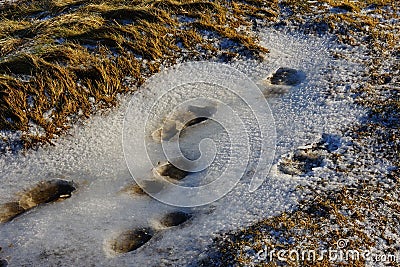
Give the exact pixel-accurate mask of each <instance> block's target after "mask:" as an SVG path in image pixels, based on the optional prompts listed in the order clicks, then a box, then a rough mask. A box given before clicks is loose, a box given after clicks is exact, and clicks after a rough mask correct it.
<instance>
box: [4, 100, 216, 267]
mask: <svg viewBox="0 0 400 267" xmlns="http://www.w3.org/2000/svg"><path fill="white" fill-rule="evenodd" d="M215 112H216V107H214V106H208V107H207V106H206V107H198V106H189V107H188V110H187V111H186V112H185V113H184V114H180V115H179V117H177V118H175V120H174V121H172V120H170V121H166V122H165V124H164V126H165V128H164V129H162V128H161V129H158V130H156V131H155V132H154V133H153V134H152V137H153V139H154V141H156V142H160V141H161V138H162V139H163V140H169V139H170V138H172V137H173V136H175V135H176V134H178V133H180V132H181V131H182V130H184V129H186V128H188V127H191V126H193V125H196V124H200V123H202V122H204V121H206V120H208V119H209V117H210V116H212V115H213V114H214V113H215ZM153 174H154V180H146V181H144V182H143V185H142V187H140V186H139V185H137V184H129V185H127V186H126V187H125V188H123V189H122V190H121V191H120V192H119V193H122V194H128V195H130V196H145V195H147V193H146V192H148V193H158V192H160V191H162V190H163V189H164V188H165V186H166V184H167V183H166V182H165V181H163V180H162V179H159V177H158V178H157V176H161V177H162V178H165V179H167V180H169V181H172V182H175V183H177V182H179V181H180V180H182V179H184V178H185V177H186V176H187V175H189V174H190V172H187V171H183V170H180V169H179V168H177V167H175V166H174V165H173V164H171V163H170V162H163V163H160V164H159V165H158V166H156V167H155V168H154V169H153ZM77 186H78V185H77V184H76V183H74V182H72V181H67V180H62V179H54V180H49V181H41V182H39V183H38V184H36V185H35V186H33V187H32V188H30V189H28V190H24V191H23V192H20V193H18V194H17V198H16V200H15V201H12V202H8V203H5V204H2V205H0V223H7V222H10V221H12V220H13V219H15V218H17V217H18V216H20V215H22V214H24V213H26V212H27V211H29V210H32V209H34V208H36V207H39V206H44V205H45V204H49V203H54V202H59V201H63V200H65V199H67V198H70V197H71V196H72V193H73V192H74V191H75V190H76V189H77ZM143 189H144V190H143ZM191 218H192V214H190V213H186V212H183V211H174V212H171V213H168V214H165V215H164V216H163V217H162V218H161V219H159V221H158V223H159V225H160V226H161V230H157V229H153V228H151V227H143V228H136V229H128V230H125V231H122V232H120V233H119V234H118V235H116V236H115V237H114V238H112V239H111V240H108V241H107V243H108V249H111V250H112V251H114V252H115V253H117V254H120V253H128V252H131V251H134V250H136V249H138V248H139V247H141V246H143V245H144V244H146V243H147V242H148V241H150V240H151V239H152V237H153V236H154V235H155V234H156V233H157V232H159V231H162V230H163V229H166V228H171V227H176V226H179V225H182V224H184V223H185V222H187V221H188V220H189V219H191ZM0 251H1V250H0ZM7 265H8V263H7V261H6V260H3V259H1V258H0V267H5V266H7Z"/></svg>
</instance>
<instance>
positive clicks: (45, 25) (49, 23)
mask: <svg viewBox="0 0 400 267" xmlns="http://www.w3.org/2000/svg"><path fill="white" fill-rule="evenodd" d="M276 12H277V2H276V1H274V0H270V1H262V0H252V1H199V0H197V1H196V0H194V1H193V0H181V1H150V0H144V1H117V0H105V1H103V0H102V1H82V0H75V1H74V0H71V1H57V0H45V1H39V0H37V1H36V0H34V1H28V0H21V1H17V2H15V3H11V4H6V5H3V6H1V7H0V130H3V131H4V130H5V131H11V132H19V133H21V142H22V145H23V147H25V148H27V147H32V146H34V145H36V144H43V143H48V142H51V140H52V139H53V138H55V137H57V136H58V135H60V134H62V133H63V132H64V131H65V130H66V129H67V128H68V127H70V126H71V125H72V123H74V122H76V121H77V120H78V121H79V120H80V119H82V118H87V117H89V116H90V115H91V114H93V113H94V112H96V111H97V110H101V109H102V108H105V107H110V106H113V105H115V104H116V103H117V96H118V94H121V93H126V92H128V91H132V90H134V88H135V86H138V85H140V84H141V83H142V82H143V81H144V79H145V78H146V77H148V76H149V75H151V74H152V73H154V72H157V71H158V70H159V68H160V66H161V64H164V65H170V64H174V63H176V60H177V59H183V60H199V59H205V58H210V57H217V58H219V59H220V60H229V59H231V58H233V57H236V56H238V55H242V56H246V57H260V56H262V55H263V54H265V53H266V52H267V50H266V49H265V48H263V47H261V46H259V45H258V44H257V40H256V38H255V36H254V35H252V34H251V28H252V27H253V20H254V19H256V18H259V19H263V20H264V21H265V22H268V21H271V20H273V19H274V18H275V17H276V15H277V13H276ZM3 139H4V140H3V142H5V143H6V144H7V142H9V140H7V139H6V138H5V137H4V138H3ZM10 142H11V141H10Z"/></svg>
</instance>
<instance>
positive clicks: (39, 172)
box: [0, 30, 362, 266]
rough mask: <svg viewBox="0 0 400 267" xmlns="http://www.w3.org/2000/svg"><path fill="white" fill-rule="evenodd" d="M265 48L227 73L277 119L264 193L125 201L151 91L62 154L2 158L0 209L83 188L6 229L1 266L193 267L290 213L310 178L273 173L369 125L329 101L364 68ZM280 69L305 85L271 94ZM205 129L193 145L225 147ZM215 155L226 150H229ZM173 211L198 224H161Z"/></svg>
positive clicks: (281, 45)
mask: <svg viewBox="0 0 400 267" xmlns="http://www.w3.org/2000/svg"><path fill="white" fill-rule="evenodd" d="M260 39H261V42H262V45H264V46H265V47H267V48H268V49H269V50H270V53H269V54H268V55H267V56H266V59H265V60H264V61H263V62H258V61H252V60H247V61H236V62H234V63H231V64H230V66H231V67H234V68H236V69H238V70H239V71H241V72H243V73H244V74H246V75H247V76H248V77H249V78H250V79H252V80H253V81H254V82H255V83H257V84H258V86H259V88H260V90H261V91H262V92H263V94H264V96H265V98H266V99H267V101H268V103H269V105H270V108H271V110H272V114H273V116H274V119H275V128H276V151H275V154H274V155H275V156H274V159H273V165H272V168H271V171H270V173H269V175H268V177H267V179H266V180H265V182H264V183H263V184H262V186H261V187H260V188H259V189H258V190H256V191H255V192H250V191H249V183H248V181H240V182H239V183H238V184H237V185H236V186H235V187H234V188H233V190H232V191H231V192H229V193H228V194H227V195H226V196H224V197H223V198H221V199H219V200H217V201H215V202H212V203H210V204H207V205H204V206H199V207H194V208H182V207H175V206H169V205H166V204H163V203H162V202H159V201H157V200H155V199H153V198H151V197H148V196H144V195H137V196H132V195H129V194H123V193H121V190H122V189H123V188H125V187H126V186H127V185H129V184H132V183H133V182H134V181H133V179H132V175H131V173H130V172H129V170H128V167H127V164H126V161H125V158H124V153H123V145H122V144H123V142H122V136H123V124H124V120H125V114H126V110H127V108H128V107H129V101H130V100H131V98H132V97H133V101H134V100H135V98H141V99H142V100H143V102H144V103H146V101H147V100H146V99H148V101H149V102H151V101H150V100H152V99H151V95H152V92H154V93H155V92H157V90H159V88H157V86H152V87H149V88H146V91H140V90H139V91H138V92H136V93H135V94H134V95H133V96H125V97H123V98H122V99H121V105H120V106H119V107H118V108H115V109H113V110H111V111H109V112H107V114H103V115H97V116H95V117H93V118H92V119H91V120H90V121H88V122H86V123H85V125H79V126H75V128H73V129H72V130H71V131H70V132H69V134H68V135H67V136H65V137H62V138H60V139H58V140H57V144H56V146H49V147H44V148H40V149H38V150H37V151H28V152H27V153H26V154H24V155H23V154H7V155H3V156H2V157H0V170H1V172H0V203H6V202H10V201H12V200H13V199H15V197H16V194H17V193H18V192H21V191H23V190H24V189H27V188H30V187H32V186H35V185H36V184H37V182H38V181H43V180H51V179H57V178H60V179H65V180H73V181H74V183H76V184H77V185H78V186H77V190H76V191H75V192H73V194H72V197H71V198H68V199H66V200H64V201H62V202H55V203H49V204H44V205H41V206H39V207H36V208H34V209H32V210H29V211H28V212H26V213H24V214H22V215H20V216H18V217H16V218H15V219H13V220H12V221H10V222H7V223H4V224H1V225H0V247H2V251H1V252H0V258H3V259H7V260H8V262H9V266H24V265H25V266H26V265H29V266H163V265H165V266H167V265H168V266H171V265H172V266H187V265H191V264H195V263H196V262H197V261H198V260H199V257H201V256H202V252H204V251H205V249H206V247H207V246H208V245H209V244H210V243H211V242H212V239H213V237H214V236H215V235H216V234H218V233H219V232H226V231H229V230H234V229H237V228H239V227H243V226H246V225H249V224H251V223H254V222H256V221H257V220H260V219H262V218H266V217H269V216H273V215H277V214H279V213H280V212H282V211H285V210H286V211H290V210H291V209H292V208H293V207H294V205H295V204H296V203H297V200H298V199H300V198H301V196H299V195H296V194H295V193H293V192H294V188H295V187H296V186H297V185H299V184H301V183H306V182H307V177H302V178H295V177H293V176H290V175H287V174H284V173H282V172H280V171H279V170H278V168H277V167H276V165H277V162H278V161H279V159H280V158H281V156H282V155H283V154H286V153H288V152H291V151H294V150H295V149H296V148H298V147H299V146H304V145H306V144H310V143H313V142H318V141H320V139H321V137H322V135H339V136H340V129H341V128H343V127H344V126H346V125H349V124H351V123H353V122H354V121H356V120H357V118H359V117H360V116H361V115H362V111H360V110H358V109H356V108H355V107H354V105H353V104H352V99H351V98H350V97H349V96H348V95H346V94H345V93H343V94H340V93H336V95H335V96H328V94H329V92H331V91H330V86H334V87H335V86H336V85H334V84H331V80H334V79H335V77H341V76H345V75H346V74H347V72H348V70H354V69H356V68H359V66H357V65H356V64H352V63H351V62H349V61H344V60H340V59H333V57H331V56H330V54H329V51H330V50H335V49H341V48H340V47H335V45H334V44H333V43H331V42H330V41H329V40H328V39H321V38H313V37H309V36H307V37H306V36H302V35H298V36H294V35H293V34H286V33H281V32H277V31H273V30H268V31H265V32H262V33H261V34H260ZM280 68H290V69H295V70H298V71H299V73H302V75H304V77H302V79H303V78H305V79H304V80H302V81H301V82H300V83H299V84H298V83H295V82H291V84H290V85H288V86H286V85H281V84H271V83H270V81H271V79H268V77H271V76H272V75H273V74H274V73H275V72H276V71H277V70H278V69H280ZM278 80H279V79H278ZM166 82H167V81H166ZM278 83H279V82H278ZM159 86H163V83H160V84H159ZM189 88H190V87H188V89H187V90H189ZM191 90H195V89H193V88H192V89H191ZM341 90H342V91H343V92H345V91H346V87H343V88H339V89H337V90H335V91H336V92H340V91H341ZM187 92H188V93H190V91H187ZM174 104H176V103H173V102H171V105H174ZM130 108H132V106H130ZM133 108H134V107H133ZM141 120H143V118H141V117H136V118H132V119H131V120H130V121H128V123H129V124H130V125H131V126H132V127H133V128H134V127H135V125H136V124H137V125H139V124H140V123H141ZM125 123H127V122H125ZM204 123H205V125H203V124H204ZM207 123H210V122H203V123H202V124H199V125H196V126H194V127H198V128H199V131H198V135H197V136H195V135H193V139H194V140H200V139H201V138H202V137H209V135H208V134H209V133H210V132H213V133H216V134H215V135H214V137H215V136H216V135H218V133H220V137H219V138H220V139H218V140H219V142H220V143H222V144H223V140H225V139H224V138H226V135H224V134H223V131H221V132H218V125H214V126H212V125H211V126H210V125H208V126H209V127H216V128H215V129H214V130H212V131H211V130H210V128H209V127H207V125H206V124H207ZM201 126H204V127H201ZM202 133H203V134H202ZM188 134H190V131H189V132H188ZM189 136H190V135H189ZM138 138H141V135H138ZM221 140H222V141H221ZM137 141H138V142H142V141H143V140H141V139H140V140H137ZM189 143H190V142H189ZM338 145H340V141H339V143H338ZM217 150H218V148H217ZM218 151H219V153H223V151H225V150H224V148H223V147H222V148H221V149H219V150H218ZM188 153H189V152H188ZM193 153H196V151H195V152H193ZM145 156H146V155H143V157H145ZM137 160H138V161H140V160H142V159H140V158H138V159H137ZM319 168H321V169H323V168H324V167H323V166H321V167H319ZM216 170H218V168H216ZM179 197H180V196H177V198H179ZM176 211H183V212H186V213H188V214H191V215H192V217H191V218H190V219H189V220H188V221H187V222H185V223H184V224H182V225H180V226H177V227H170V228H167V227H164V226H162V225H161V224H160V220H161V218H162V217H163V216H165V215H166V214H168V213H171V212H176ZM144 228H146V229H152V232H153V237H152V238H151V239H150V241H149V242H147V243H146V244H145V245H143V246H142V247H140V248H139V249H137V250H135V251H132V252H128V253H125V254H116V253H114V252H113V251H112V250H111V245H110V242H111V241H112V240H113V239H114V238H115V237H116V236H118V234H119V233H121V232H123V231H126V230H130V229H133V230H134V229H144Z"/></svg>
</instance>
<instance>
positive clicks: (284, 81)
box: [263, 67, 306, 98]
mask: <svg viewBox="0 0 400 267" xmlns="http://www.w3.org/2000/svg"><path fill="white" fill-rule="evenodd" d="M305 79H306V74H305V73H304V72H303V71H301V70H296V69H291V68H286V67H281V68H279V69H278V70H277V71H276V72H275V73H273V74H272V75H271V76H269V77H267V79H265V80H264V83H265V84H267V89H266V90H265V91H264V92H263V93H264V96H265V97H267V98H271V97H276V96H279V95H283V94H286V93H288V92H289V90H290V88H291V87H293V86H296V85H299V84H301V83H302V82H303V81H304V80H305Z"/></svg>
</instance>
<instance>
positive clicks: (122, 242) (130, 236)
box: [111, 228, 153, 253]
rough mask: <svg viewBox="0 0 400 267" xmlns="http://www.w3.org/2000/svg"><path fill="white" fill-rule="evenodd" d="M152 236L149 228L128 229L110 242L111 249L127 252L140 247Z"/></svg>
mask: <svg viewBox="0 0 400 267" xmlns="http://www.w3.org/2000/svg"><path fill="white" fill-rule="evenodd" d="M152 237H153V233H152V230H151V229H149V228H143V229H135V230H128V231H125V232H123V233H121V234H119V235H118V236H117V237H116V238H115V239H114V240H113V241H112V242H111V249H112V250H113V251H115V252H117V253H128V252H131V251H134V250H136V249H138V248H140V247H141V246H143V245H144V244H146V243H147V242H148V241H149V240H150V239H151V238H152Z"/></svg>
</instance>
